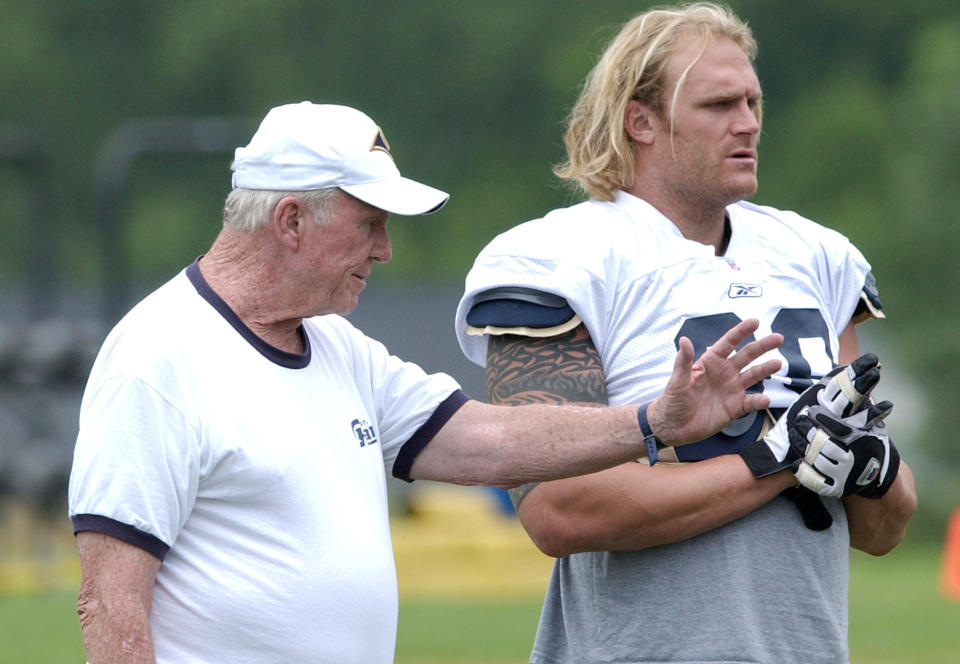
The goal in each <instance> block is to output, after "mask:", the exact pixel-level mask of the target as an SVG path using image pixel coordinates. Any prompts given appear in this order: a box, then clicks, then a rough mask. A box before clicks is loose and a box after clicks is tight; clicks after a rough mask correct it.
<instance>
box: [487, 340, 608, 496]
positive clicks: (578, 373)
mask: <svg viewBox="0 0 960 664" xmlns="http://www.w3.org/2000/svg"><path fill="white" fill-rule="evenodd" d="M487 399H488V400H489V401H490V403H495V404H506V405H512V406H519V405H522V404H533V403H546V404H563V403H575V404H578V405H581V406H588V405H593V406H599V405H606V404H607V383H606V378H605V377H604V375H603V367H602V366H601V364H600V355H599V354H598V353H597V349H596V347H595V346H594V345H593V340H592V339H591V338H590V333H589V332H587V328H586V327H585V326H584V325H582V324H581V325H579V326H578V327H577V328H576V329H574V330H571V331H570V332H568V333H566V334H562V335H559V336H556V337H550V338H546V339H538V338H533V337H521V336H516V335H502V336H491V337H490V339H489V342H488V347H487ZM537 484H539V483H538V482H534V483H532V484H524V485H522V486H518V487H515V488H513V489H510V491H509V493H510V498H511V500H512V501H513V505H514V507H515V508H516V507H519V506H520V503H521V502H522V501H523V499H524V498H525V497H526V496H527V494H529V493H530V492H531V491H532V490H533V489H534V488H536V486H537Z"/></svg>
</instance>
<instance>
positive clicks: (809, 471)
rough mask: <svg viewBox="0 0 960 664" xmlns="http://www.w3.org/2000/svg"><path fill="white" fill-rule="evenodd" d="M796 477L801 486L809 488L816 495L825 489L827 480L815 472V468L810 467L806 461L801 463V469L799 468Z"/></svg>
mask: <svg viewBox="0 0 960 664" xmlns="http://www.w3.org/2000/svg"><path fill="white" fill-rule="evenodd" d="M794 477H796V478H797V481H798V482H800V484H802V485H803V486H805V487H807V488H808V489H810V490H811V491H813V492H814V493H820V491H821V490H822V489H823V485H824V484H826V479H827V478H825V477H824V476H823V475H821V474H820V473H818V472H817V471H816V470H814V469H813V466H811V465H809V464H808V463H807V462H805V461H802V462H801V463H800V467H799V468H797V472H796V473H794Z"/></svg>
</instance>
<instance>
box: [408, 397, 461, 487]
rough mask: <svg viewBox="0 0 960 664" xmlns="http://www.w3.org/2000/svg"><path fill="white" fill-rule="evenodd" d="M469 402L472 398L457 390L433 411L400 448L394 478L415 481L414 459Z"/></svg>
mask: <svg viewBox="0 0 960 664" xmlns="http://www.w3.org/2000/svg"><path fill="white" fill-rule="evenodd" d="M468 401H470V397H468V396H467V395H466V394H465V393H464V392H463V390H455V391H454V392H452V393H451V394H450V396H448V397H447V398H446V399H444V400H443V401H441V402H440V405H439V406H437V409H436V410H435V411H433V414H432V415H431V416H430V417H429V419H427V421H426V422H424V423H423V426H421V427H420V428H419V429H417V430H416V431H415V432H414V434H413V435H412V436H410V440H408V441H407V442H405V443H404V444H403V447H401V448H400V453H399V454H398V455H397V459H396V461H394V462H393V476H394V477H396V478H397V479H401V480H404V481H405V482H412V481H413V479H412V478H411V477H410V469H411V468H412V467H413V461H414V459H416V458H417V455H419V454H420V452H422V451H423V448H424V447H426V446H427V443H429V442H430V441H431V440H433V437H434V436H436V435H437V432H438V431H440V429H442V428H443V425H444V424H446V423H447V420H449V419H450V418H451V417H453V414H454V413H456V412H457V411H458V410H460V407H461V406H462V405H463V404H465V403H467V402H468Z"/></svg>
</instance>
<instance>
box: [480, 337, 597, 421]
mask: <svg viewBox="0 0 960 664" xmlns="http://www.w3.org/2000/svg"><path fill="white" fill-rule="evenodd" d="M487 399H488V400H489V401H490V403H499V404H509V405H513V406H519V405H521V404H526V403H550V404H562V403H577V404H582V405H588V404H602V405H606V403H607V384H606V379H605V378H604V375H603V368H602V367H601V366H600V355H599V354H598V353H597V349H596V348H595V347H594V345H593V340H592V339H590V334H589V333H588V332H587V328H586V327H585V326H583V325H580V326H578V327H577V328H576V329H575V330H572V331H570V332H568V333H566V334H563V335H560V336H556V337H550V338H547V339H535V338H532V337H520V336H515V335H503V336H492V337H490V340H489V345H488V349H487Z"/></svg>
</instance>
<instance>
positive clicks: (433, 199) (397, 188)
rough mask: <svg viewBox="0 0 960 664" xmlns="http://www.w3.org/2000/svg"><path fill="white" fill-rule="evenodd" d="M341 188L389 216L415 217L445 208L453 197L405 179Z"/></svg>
mask: <svg viewBox="0 0 960 664" xmlns="http://www.w3.org/2000/svg"><path fill="white" fill-rule="evenodd" d="M340 189H342V190H343V191H345V192H347V193H348V194H350V195H351V196H354V197H356V198H359V199H360V200H361V201H363V202H364V203H367V204H368V205H372V206H373V207H376V208H380V209H381V210H386V211H387V212H389V213H390V214H399V215H403V216H414V215H420V214H430V213H431V212H436V211H437V210H439V209H440V208H442V207H443V206H444V205H445V204H446V202H447V199H449V198H450V194H448V193H447V192H445V191H440V190H439V189H434V188H433V187H429V186H427V185H425V184H421V183H419V182H416V181H415V180H410V179H408V178H405V177H398V178H390V179H389V180H381V181H379V182H368V183H365V184H350V185H341V186H340Z"/></svg>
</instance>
